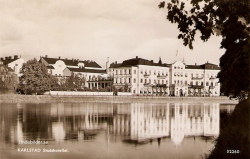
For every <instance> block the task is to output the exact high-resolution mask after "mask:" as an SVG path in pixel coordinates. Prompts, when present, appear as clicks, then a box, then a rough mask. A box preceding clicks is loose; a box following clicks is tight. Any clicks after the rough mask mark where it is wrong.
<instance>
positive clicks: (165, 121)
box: [0, 103, 235, 159]
mask: <svg viewBox="0 0 250 159" xmlns="http://www.w3.org/2000/svg"><path fill="white" fill-rule="evenodd" d="M234 107H235V106H234V105H226V104H224V105H223V104H218V103H213V104H188V103H167V104H148V103H51V104H0V159H9V158H11V159H12V158H13V159H14V158H20V159H26V158H27V159H40V158H47V159H69V158H72V159H75V158H79V159H80V158H84V159H88V158H89V159H98V158H105V159H117V158H121V159H134V158H144V159H152V158H155V159H157V158H159V159H160V158H162V159H166V158H169V159H175V158H181V159H182V158H183V159H185V158H186V159H193V158H202V155H203V154H204V153H208V151H209V150H211V149H212V147H213V146H214V142H213V141H214V138H216V137H217V136H218V135H219V132H220V127H221V126H223V121H224V119H225V118H226V117H227V115H228V114H230V113H231V112H232V111H233V110H234ZM30 141H33V142H40V144H34V143H33V144H27V142H30ZM22 142H26V143H25V144H24V143H22ZM39 150H40V152H39ZM44 150H46V152H43V151H44ZM25 151H37V152H25ZM48 151H61V152H48Z"/></svg>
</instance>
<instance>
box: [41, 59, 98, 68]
mask: <svg viewBox="0 0 250 159" xmlns="http://www.w3.org/2000/svg"><path fill="white" fill-rule="evenodd" d="M42 58H43V59H44V60H45V61H46V62H47V63H48V64H55V63H56V61H57V60H62V61H63V62H64V63H65V65H67V66H78V63H80V62H81V63H84V67H95V68H101V66H100V65H98V64H97V63H96V62H95V61H89V60H84V61H79V60H77V59H59V58H48V57H42Z"/></svg>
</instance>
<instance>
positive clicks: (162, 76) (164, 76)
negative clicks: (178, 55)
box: [157, 74, 167, 79]
mask: <svg viewBox="0 0 250 159" xmlns="http://www.w3.org/2000/svg"><path fill="white" fill-rule="evenodd" d="M166 77H167V75H159V74H158V75H157V78H159V79H165V78H166Z"/></svg>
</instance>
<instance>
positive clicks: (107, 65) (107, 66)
mask: <svg viewBox="0 0 250 159" xmlns="http://www.w3.org/2000/svg"><path fill="white" fill-rule="evenodd" d="M108 68H109V57H108V58H107V62H106V71H107V70H108Z"/></svg>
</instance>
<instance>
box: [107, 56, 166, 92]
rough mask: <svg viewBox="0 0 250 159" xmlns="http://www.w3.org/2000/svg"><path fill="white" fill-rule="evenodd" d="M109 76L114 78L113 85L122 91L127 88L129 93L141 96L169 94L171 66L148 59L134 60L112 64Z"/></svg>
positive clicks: (137, 58)
mask: <svg viewBox="0 0 250 159" xmlns="http://www.w3.org/2000/svg"><path fill="white" fill-rule="evenodd" d="M109 74H110V76H112V77H113V78H114V83H113V85H114V86H115V87H116V88H118V89H120V88H125V87H126V86H127V90H126V91H128V92H131V93H132V94H134V95H139V94H147V95H148V94H167V93H168V83H169V66H168V65H167V64H163V63H162V61H161V59H160V60H159V62H158V63H155V62H153V60H151V61H149V60H146V59H142V58H139V57H138V56H136V58H132V59H129V60H125V61H123V62H122V63H117V62H115V63H112V64H111V65H110V67H109Z"/></svg>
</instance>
